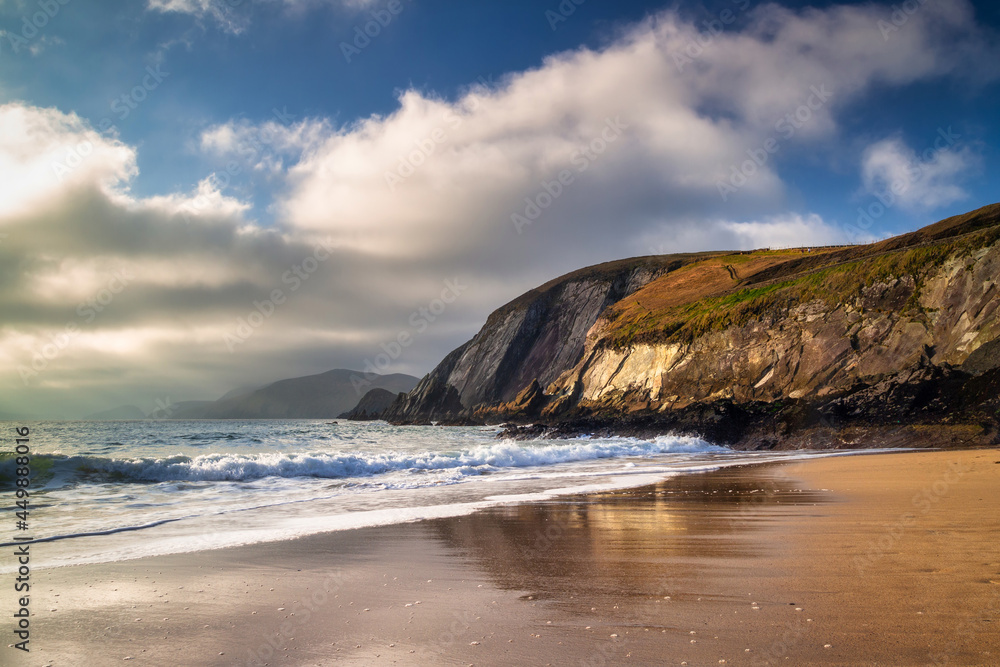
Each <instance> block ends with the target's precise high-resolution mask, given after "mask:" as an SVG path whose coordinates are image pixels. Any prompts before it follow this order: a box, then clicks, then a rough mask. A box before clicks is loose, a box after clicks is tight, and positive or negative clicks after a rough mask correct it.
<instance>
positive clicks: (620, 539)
mask: <svg viewBox="0 0 1000 667" xmlns="http://www.w3.org/2000/svg"><path fill="white" fill-rule="evenodd" d="M996 462H1000V453H998V452H997V451H996V450H965V451H929V452H906V453H891V454H872V455H864V456H846V457H831V458H819V459H813V460H808V461H803V462H796V463H790V464H764V465H758V466H742V467H734V468H725V469H722V470H717V471H713V472H706V473H698V474H691V475H680V476H677V477H672V478H669V479H667V480H664V481H662V482H660V483H658V484H656V485H653V486H647V487H642V488H636V489H628V490H622V491H615V492H608V493H601V494H595V495H589V496H568V497H560V498H554V499H552V500H551V501H546V502H540V503H524V504H512V505H505V506H499V507H494V508H490V509H486V510H483V511H480V512H477V513H475V514H472V515H467V516H463V517H455V518H448V519H435V520H427V521H422V522H419V523H411V524H400V525H394V526H386V527H380V528H366V529H357V530H352V531H343V532H337V533H327V534H321V535H314V536H311V537H307V538H301V539H298V540H292V541H288V542H281V543H265V544H257V545H252V546H247V547H236V548H231V549H222V550H218V551H209V552H199V553H193V554H176V555H172V556H159V557H153V558H145V559H140V560H135V561H126V562H118V563H105V564H99V565H82V566H73V567H65V568H57V569H52V570H42V571H39V572H37V574H33V577H34V578H35V579H36V583H34V586H33V594H34V598H33V601H32V605H33V607H32V609H33V613H34V616H33V618H32V644H31V646H32V652H31V654H30V655H29V656H24V654H21V653H20V652H18V651H14V650H12V649H10V648H7V649H6V650H7V651H8V653H7V655H6V656H5V664H7V662H6V659H7V658H9V659H10V660H11V662H10V664H17V665H20V664H24V665H28V664H31V665H34V664H52V665H58V664H74V665H91V664H94V665H97V664H102V665H103V664H109V663H111V662H117V661H122V660H125V659H129V661H130V664H150V665H159V664H189V665H231V664H240V665H243V664H255V665H264V664H270V665H276V664H288V665H300V664H301V665H328V664H333V663H334V661H336V664H399V665H411V664H412V665H417V664H441V663H447V664H475V665H492V664H496V665H499V664H539V665H544V664H554V665H555V664H572V665H577V664H582V665H601V664H637V665H642V664H682V663H684V662H686V663H687V664H690V665H696V664H720V662H719V661H721V660H725V661H726V662H725V663H723V664H727V665H743V664H746V665H751V664H768V663H771V664H778V663H781V664H824V665H847V664H852V665H856V664H876V663H877V664H899V665H904V664H905V665H911V664H950V665H955V664H988V663H989V662H995V661H996V660H997V659H998V656H1000V638H998V633H997V632H996V623H998V622H1000V584H998V583H997V582H1000V562H998V557H997V555H996V551H995V545H996V544H997V543H1000V518H998V517H1000V498H998V497H997V496H996V494H995V490H996V488H1000V465H997V463H996ZM275 520H276V521H280V515H276V517H275ZM755 607H756V608H755ZM799 610H801V611H799ZM7 643H9V640H8V642H7ZM827 645H829V646H827ZM747 649H749V651H747ZM786 656H787V657H788V661H787V662H786V661H785V657H786ZM26 658H27V659H26ZM39 660H41V661H42V662H39Z"/></svg>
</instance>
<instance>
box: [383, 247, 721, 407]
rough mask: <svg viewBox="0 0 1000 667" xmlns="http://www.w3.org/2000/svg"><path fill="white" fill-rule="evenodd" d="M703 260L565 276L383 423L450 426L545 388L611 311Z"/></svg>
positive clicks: (521, 301) (510, 313) (438, 372)
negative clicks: (529, 388)
mask: <svg viewBox="0 0 1000 667" xmlns="http://www.w3.org/2000/svg"><path fill="white" fill-rule="evenodd" d="M702 256H704V255H673V256H667V257H652V258H639V259H637V260H626V261H623V262H612V263H609V264H604V265H599V266H596V267H592V268H590V269H585V270H582V271H577V272H574V273H572V274H569V275H568V276H563V277H562V278H559V279H557V280H554V281H552V282H551V283H549V284H547V285H543V286H542V287H540V288H538V289H537V290H532V291H531V292H528V293H527V294H525V295H523V296H521V297H520V298H518V299H516V300H514V301H512V302H510V303H509V304H507V305H505V306H503V307H502V308H500V309H499V310H497V311H495V312H494V313H493V314H492V315H490V317H489V319H488V320H487V322H486V325H485V326H484V327H483V328H482V329H481V330H480V331H479V333H478V334H476V336H475V337H474V338H473V339H472V340H471V341H469V342H468V343H466V344H465V345H463V346H462V347H460V348H458V349H456V350H454V351H453V352H452V353H450V354H449V355H448V356H447V357H446V358H445V359H444V360H443V361H442V362H441V363H440V364H438V366H437V368H435V369H434V370H433V371H431V373H429V374H428V375H427V376H425V377H424V378H423V379H422V380H421V381H420V383H419V384H418V385H417V387H416V388H415V389H414V390H413V391H411V392H410V393H409V394H408V395H407V396H406V397H403V398H401V399H400V400H399V401H397V402H396V403H395V404H394V405H393V406H392V407H391V408H390V409H389V410H388V411H387V412H386V418H387V419H389V420H390V421H397V422H424V421H430V420H435V421H448V420H452V419H459V418H461V417H462V416H463V415H465V416H468V415H471V412H472V411H473V410H475V409H476V408H477V407H478V406H482V405H491V404H498V403H502V402H510V401H512V400H513V399H514V398H515V397H516V396H517V394H518V393H519V392H520V391H521V390H523V389H524V388H525V387H526V386H528V385H529V384H531V382H532V381H535V380H537V381H538V382H539V383H540V384H541V385H542V386H545V385H547V384H549V383H551V382H552V381H554V380H555V379H556V378H557V377H558V376H559V375H560V374H561V373H562V372H563V371H565V370H566V369H568V368H572V367H573V366H574V365H575V364H576V363H577V361H579V359H580V357H581V355H582V354H583V350H584V345H585V343H586V340H587V332H588V331H589V330H590V329H591V327H592V326H593V324H594V322H595V321H597V318H598V316H599V315H600V314H601V312H602V311H603V310H604V309H605V308H606V307H607V306H608V305H610V304H612V303H615V302H616V301H619V300H620V299H622V298H624V297H625V296H628V295H629V294H632V293H633V292H635V291H636V290H637V289H639V288H641V287H642V286H644V285H646V284H647V283H649V282H650V281H652V280H654V279H656V278H657V277H659V276H661V275H663V274H665V273H667V272H669V271H671V270H675V269H676V268H679V267H680V266H683V265H685V264H686V263H689V262H691V261H694V260H695V259H698V258H700V257H702Z"/></svg>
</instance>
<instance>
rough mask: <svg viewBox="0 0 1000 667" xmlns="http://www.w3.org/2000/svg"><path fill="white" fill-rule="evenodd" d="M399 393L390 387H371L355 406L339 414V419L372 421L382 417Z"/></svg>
mask: <svg viewBox="0 0 1000 667" xmlns="http://www.w3.org/2000/svg"><path fill="white" fill-rule="evenodd" d="M397 396H398V394H395V393H393V392H391V391H389V390H388V389H379V388H376V389H371V390H369V391H368V393H366V394H365V395H364V396H362V397H361V400H360V401H359V402H358V404H357V405H355V406H354V407H353V408H351V409H350V410H348V411H347V412H342V413H340V414H339V415H337V418H338V419H351V420H353V421H372V420H374V419H381V418H382V414H383V413H384V412H385V411H386V408H388V407H389V406H390V405H392V404H393V402H394V401H395V400H396V397H397Z"/></svg>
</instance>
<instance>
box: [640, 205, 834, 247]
mask: <svg viewBox="0 0 1000 667" xmlns="http://www.w3.org/2000/svg"><path fill="white" fill-rule="evenodd" d="M706 239H711V246H708V245H706V243H705V240H706ZM849 242H850V241H848V239H847V236H846V233H845V232H844V230H843V229H841V228H839V227H836V226H834V225H831V224H829V223H827V222H826V221H824V220H823V218H822V217H820V216H819V215H816V214H815V213H812V214H808V215H800V214H798V213H785V214H781V215H775V216H765V217H763V218H761V219H759V220H749V221H734V220H704V219H696V220H687V221H683V222H679V221H675V222H672V223H667V224H664V225H663V226H662V227H660V228H659V229H654V230H651V231H650V232H649V233H647V234H645V235H643V237H642V238H641V239H640V242H639V243H637V244H636V246H635V247H636V253H637V254H644V255H659V254H664V253H670V252H694V251H700V250H706V249H708V248H709V247H711V248H713V249H732V250H754V249H757V248H799V247H804V246H824V245H839V244H843V243H849Z"/></svg>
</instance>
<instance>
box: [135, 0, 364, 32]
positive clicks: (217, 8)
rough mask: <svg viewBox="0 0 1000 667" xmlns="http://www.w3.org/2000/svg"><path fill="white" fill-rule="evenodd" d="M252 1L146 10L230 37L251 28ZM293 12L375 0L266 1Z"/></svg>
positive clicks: (186, 1) (172, 0)
mask: <svg viewBox="0 0 1000 667" xmlns="http://www.w3.org/2000/svg"><path fill="white" fill-rule="evenodd" d="M252 1H253V0H147V3H146V8H147V9H149V10H150V11H156V12H161V13H165V14H166V13H178V14H190V15H192V16H194V17H196V18H198V19H203V18H206V17H208V18H211V19H213V20H214V21H216V22H217V23H218V24H219V26H220V27H221V28H222V29H223V30H225V31H227V32H231V33H235V34H239V33H241V32H243V31H244V30H246V28H247V26H249V24H250V17H249V15H248V8H249V7H250V5H251V3H252ZM268 1H269V2H274V3H281V4H283V5H284V6H285V7H287V8H289V9H293V10H303V9H308V8H309V7H310V6H314V5H322V4H336V5H340V6H343V7H347V8H349V9H356V10H357V9H364V8H365V7H369V6H371V5H372V4H374V3H375V0H268Z"/></svg>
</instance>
